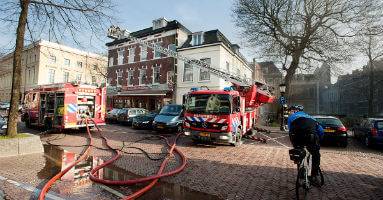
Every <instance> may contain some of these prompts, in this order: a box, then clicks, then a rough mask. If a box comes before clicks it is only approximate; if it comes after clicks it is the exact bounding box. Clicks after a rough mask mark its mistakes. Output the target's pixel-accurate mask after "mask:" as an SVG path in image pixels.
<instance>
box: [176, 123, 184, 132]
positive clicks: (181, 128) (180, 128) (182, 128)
mask: <svg viewBox="0 0 383 200" xmlns="http://www.w3.org/2000/svg"><path fill="white" fill-rule="evenodd" d="M183 130H184V127H183V126H182V125H178V126H177V133H182V132H183Z"/></svg>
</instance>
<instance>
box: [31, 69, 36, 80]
mask: <svg viewBox="0 0 383 200" xmlns="http://www.w3.org/2000/svg"><path fill="white" fill-rule="evenodd" d="M35 77H36V69H35V67H33V69H32V80H31V81H32V83H35Z"/></svg>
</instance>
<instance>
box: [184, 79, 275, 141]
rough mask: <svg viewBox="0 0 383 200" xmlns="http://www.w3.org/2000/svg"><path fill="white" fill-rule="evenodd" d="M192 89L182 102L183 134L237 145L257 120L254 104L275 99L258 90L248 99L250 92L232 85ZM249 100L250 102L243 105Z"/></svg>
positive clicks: (258, 104)
mask: <svg viewBox="0 0 383 200" xmlns="http://www.w3.org/2000/svg"><path fill="white" fill-rule="evenodd" d="M254 88H255V86H254ZM191 90H192V91H190V92H189V93H188V95H187V99H186V105H185V121H184V134H185V136H187V137H191V138H192V139H193V140H194V141H197V142H198V141H211V142H218V143H229V144H232V145H234V146H238V145H240V144H241V140H242V136H243V135H244V134H245V133H246V132H247V131H249V130H250V129H252V128H254V126H255V124H256V123H257V110H256V108H257V107H259V106H260V104H261V103H270V102H272V101H273V100H274V97H272V96H270V95H268V96H265V94H262V93H258V95H254V98H253V99H254V101H253V102H251V101H249V100H248V96H249V94H248V93H249V92H247V93H246V94H244V93H243V92H240V91H236V90H233V88H232V87H228V88H225V89H224V90H198V89H197V88H192V89H191ZM251 91H257V90H254V89H253V90H251ZM250 93H251V92H250ZM253 93H256V92H253ZM259 100H261V101H259ZM254 102H257V103H254ZM250 103H252V104H253V106H246V105H249V104H250Z"/></svg>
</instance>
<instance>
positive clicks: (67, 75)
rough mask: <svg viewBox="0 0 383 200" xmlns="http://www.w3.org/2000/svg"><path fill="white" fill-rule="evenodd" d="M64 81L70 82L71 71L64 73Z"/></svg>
mask: <svg viewBox="0 0 383 200" xmlns="http://www.w3.org/2000/svg"><path fill="white" fill-rule="evenodd" d="M63 82H64V83H68V82H69V72H64V73H63Z"/></svg>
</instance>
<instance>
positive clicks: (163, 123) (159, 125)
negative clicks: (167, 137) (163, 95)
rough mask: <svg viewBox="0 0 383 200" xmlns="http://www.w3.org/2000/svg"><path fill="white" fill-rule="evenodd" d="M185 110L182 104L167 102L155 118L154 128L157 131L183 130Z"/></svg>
mask: <svg viewBox="0 0 383 200" xmlns="http://www.w3.org/2000/svg"><path fill="white" fill-rule="evenodd" d="M183 122H184V112H183V109H182V105H178V104H167V105H165V106H164V107H163V108H162V109H161V111H160V113H159V114H158V115H157V116H156V117H155V118H154V120H153V129H154V130H156V131H161V130H173V131H177V132H182V131H183Z"/></svg>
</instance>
